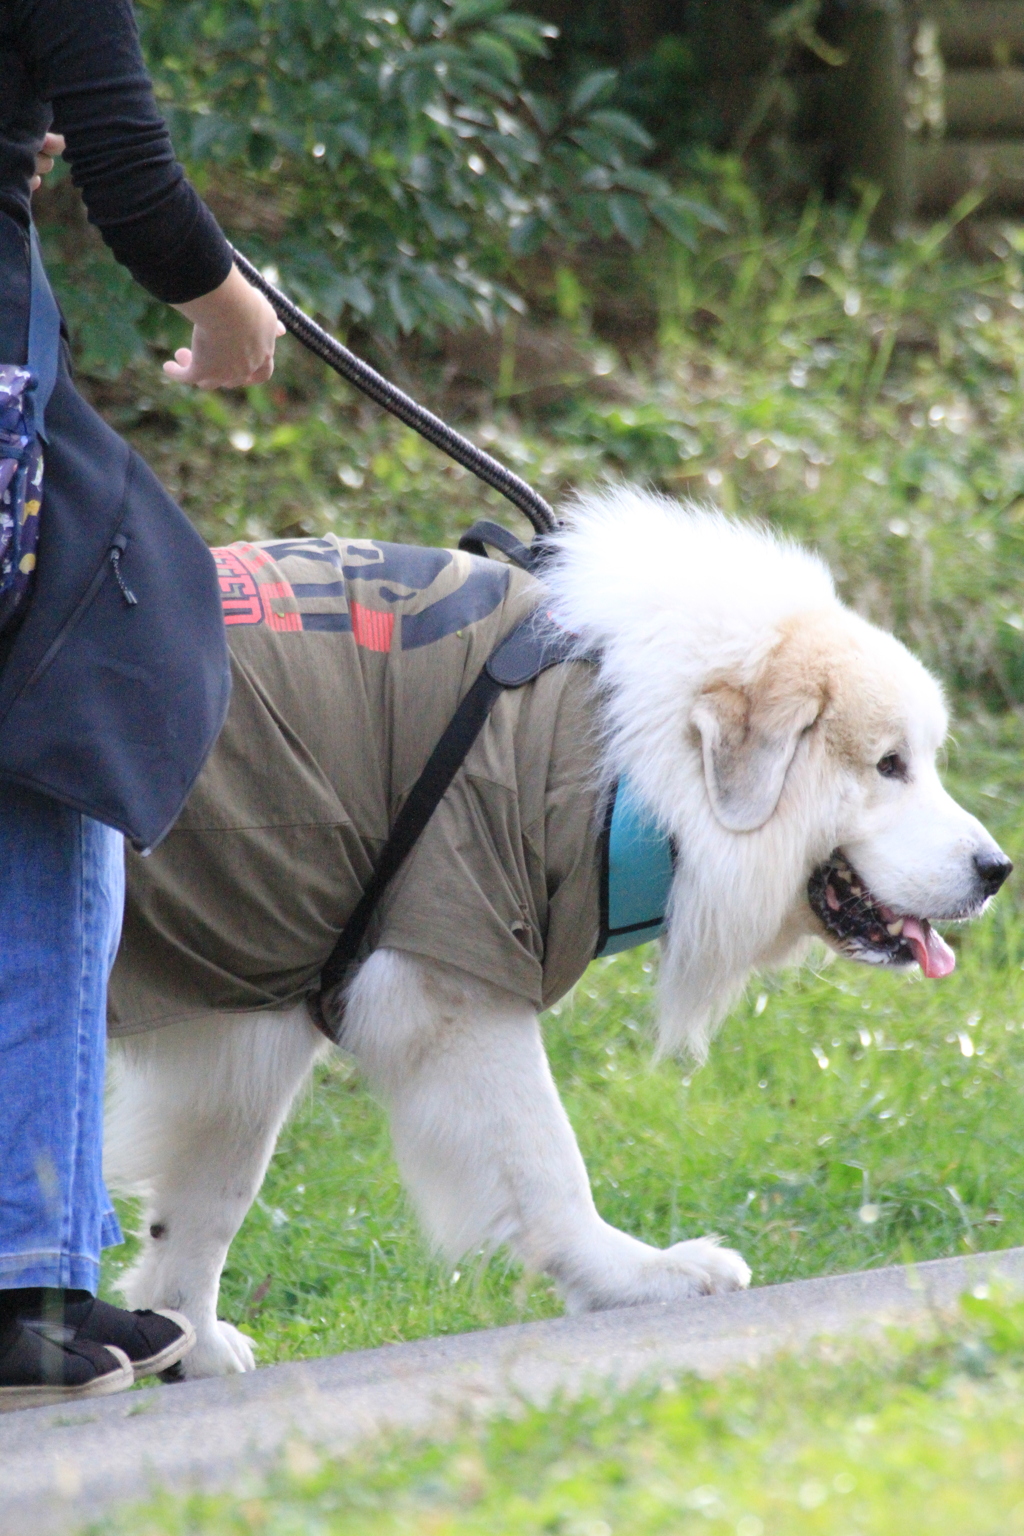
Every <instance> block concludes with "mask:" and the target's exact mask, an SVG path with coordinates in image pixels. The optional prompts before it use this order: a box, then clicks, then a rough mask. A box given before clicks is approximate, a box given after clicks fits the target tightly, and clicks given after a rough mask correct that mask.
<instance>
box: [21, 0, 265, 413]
mask: <svg viewBox="0 0 1024 1536" xmlns="http://www.w3.org/2000/svg"><path fill="white" fill-rule="evenodd" d="M11 3H12V4H13V8H14V11H15V14H16V19H17V22H18V31H19V33H20V35H21V39H22V46H23V47H24V49H25V51H26V53H27V55H28V60H29V63H30V67H31V71H32V76H33V79H34V83H35V86H36V89H37V91H38V93H39V95H40V97H41V98H42V99H43V100H48V101H50V102H51V103H52V106H53V124H52V126H53V128H54V129H55V130H56V131H57V132H58V133H60V134H62V135H63V137H64V139H65V141H66V149H65V151H64V153H65V158H66V159H67V160H68V162H69V164H70V166H71V179H72V181H74V183H75V185H76V186H77V187H79V188H80V190H81V193H82V197H83V199H84V201H85V206H86V210H87V212H88V215H89V219H90V222H92V223H93V224H95V225H96V226H97V228H98V229H99V231H100V233H101V234H102V236H103V238H104V240H105V241H106V243H107V244H108V245H109V246H110V248H111V250H112V251H113V253H114V255H115V256H116V257H117V259H118V260H119V261H120V262H122V263H123V265H125V266H126V267H127V268H128V270H129V271H130V272H131V274H132V276H133V277H135V278H136V279H137V281H139V282H140V283H141V284H142V285H143V287H145V288H147V289H148V290H149V291H150V293H152V294H153V295H154V296H155V297H156V298H159V299H163V300H164V301H165V302H166V303H168V304H173V305H175V306H176V307H178V308H180V309H181V310H182V312H183V313H185V314H186V315H187V316H188V318H189V319H191V320H192V321H193V323H194V326H195V330H194V333H193V345H192V348H191V350H190V349H188V348H182V349H181V350H180V351H179V353H178V360H177V362H176V363H172V364H169V365H167V366H168V372H169V373H171V374H172V376H173V377H175V378H179V379H181V380H182V381H183V382H185V383H190V384H194V383H202V384H209V385H213V384H220V385H225V386H229V385H239V384H249V383H257V382H260V381H262V380H263V379H266V378H269V376H270V373H271V372H272V370H273V357H274V342H275V339H276V337H277V336H278V335H279V334H281V330H280V327H279V325H278V322H277V319H276V316H275V315H274V312H273V310H272V309H271V307H270V305H269V304H268V303H267V301H266V299H264V298H263V296H262V294H259V293H257V292H256V290H255V289H254V288H251V287H250V285H249V284H248V283H247V282H246V281H245V279H244V278H243V277H242V276H241V274H240V273H239V272H238V271H237V269H236V268H235V267H234V265H233V263H232V256H231V247H230V246H229V245H228V242H227V240H226V239H225V238H224V235H223V234H222V233H221V230H220V228H219V226H218V225H217V221H216V220H215V219H214V217H213V215H212V214H211V213H210V211H209V209H208V208H207V207H206V205H205V204H204V203H203V201H202V199H201V198H200V197H199V195H198V193H197V192H196V191H195V189H194V188H193V187H192V186H190V185H189V183H188V181H187V180H186V178H185V173H184V171H183V170H182V168H181V166H180V165H179V164H178V162H177V160H176V159H175V156H174V151H173V148H172V146H171V141H170V136H169V135H168V132H167V127H166V125H165V123H164V121H163V118H162V117H161V115H160V113H159V111H158V109H157V105H156V102H155V100H154V98H153V91H152V86H151V84H150V80H149V76H148V74H147V72H146V67H145V64H144V62H143V58H142V51H141V48H140V46H139V38H138V32H137V29H136V26H135V17H134V13H133V11H132V6H131V0H88V3H85V0H11ZM239 285H241V286H239ZM195 306H198V308H195ZM186 353H188V358H187V360H185V354H186Z"/></svg>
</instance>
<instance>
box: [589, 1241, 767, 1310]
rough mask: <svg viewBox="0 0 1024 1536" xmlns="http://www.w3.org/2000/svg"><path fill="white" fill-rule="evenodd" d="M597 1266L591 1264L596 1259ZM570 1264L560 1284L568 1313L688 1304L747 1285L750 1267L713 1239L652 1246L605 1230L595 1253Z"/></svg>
mask: <svg viewBox="0 0 1024 1536" xmlns="http://www.w3.org/2000/svg"><path fill="white" fill-rule="evenodd" d="M595 1258H596V1259H599V1260H600V1261H601V1262H598V1263H594V1262H593V1261H594V1259H595ZM585 1259H586V1260H588V1261H589V1262H585V1263H584V1264H583V1265H574V1266H573V1268H574V1269H575V1271H576V1272H575V1275H574V1276H573V1279H572V1280H571V1281H570V1282H569V1283H568V1284H566V1283H565V1282H564V1281H563V1294H564V1296H565V1304H566V1310H567V1311H568V1312H600V1311H604V1310H606V1309H608V1308H612V1307H639V1306H643V1305H644V1304H645V1303H646V1302H652V1301H660V1302H668V1303H672V1302H679V1301H690V1300H692V1299H693V1297H695V1296H717V1295H721V1294H723V1293H724V1292H726V1291H739V1290H742V1289H743V1288H744V1286H747V1285H749V1284H750V1268H749V1266H748V1265H747V1264H746V1262H745V1261H744V1259H743V1258H742V1257H741V1255H740V1254H738V1253H736V1252H734V1250H733V1249H732V1248H721V1247H719V1244H718V1239H717V1238H715V1237H697V1238H693V1239H691V1240H690V1241H689V1242H685V1243H675V1244H673V1246H672V1247H671V1248H651V1247H649V1246H648V1245H647V1244H646V1243H639V1242H637V1241H636V1240H635V1239H634V1238H631V1237H627V1236H626V1235H625V1233H622V1232H616V1231H615V1230H614V1229H607V1228H606V1229H605V1240H604V1242H603V1243H602V1244H601V1246H600V1248H599V1249H598V1251H597V1252H596V1253H595V1252H593V1251H591V1252H590V1253H587V1254H586V1255H585Z"/></svg>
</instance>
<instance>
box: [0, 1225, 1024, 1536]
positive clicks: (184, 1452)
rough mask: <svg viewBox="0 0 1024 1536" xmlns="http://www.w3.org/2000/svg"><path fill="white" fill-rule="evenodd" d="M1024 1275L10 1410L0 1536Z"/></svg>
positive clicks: (924, 1276)
mask: <svg viewBox="0 0 1024 1536" xmlns="http://www.w3.org/2000/svg"><path fill="white" fill-rule="evenodd" d="M997 1275H998V1276H1001V1277H1003V1278H1004V1279H1005V1280H1007V1281H1009V1282H1011V1283H1015V1284H1017V1285H1024V1248H1011V1249H1008V1250H1006V1251H1005V1252H1003V1253H995V1254H987V1255H981V1256H977V1257H972V1258H963V1259H939V1260H936V1261H934V1262H932V1263H928V1264H921V1265H918V1266H917V1267H916V1268H913V1269H877V1270H869V1271H866V1272H865V1273H862V1274H855V1275H838V1276H833V1277H831V1278H827V1279H823V1280H802V1281H794V1282H792V1283H790V1284H788V1285H773V1286H763V1287H761V1288H759V1289H756V1290H752V1291H745V1292H742V1293H740V1294H737V1295H732V1296H711V1297H705V1298H703V1299H701V1300H699V1301H693V1302H690V1303H688V1304H685V1305H682V1306H676V1307H663V1306H647V1307H635V1308H630V1309H628V1310H622V1311H618V1312H601V1313H596V1314H594V1315H591V1316H588V1317H579V1318H564V1319H557V1320H556V1321H553V1322H545V1323H526V1324H522V1325H520V1326H517V1327H512V1328H493V1329H488V1330H486V1331H483V1332H479V1333H468V1334H459V1335H456V1336H454V1337H448V1338H440V1339H428V1340H424V1341H422V1342H420V1343H416V1344H391V1345H385V1346H384V1348H382V1349H367V1350H357V1351H354V1352H353V1353H351V1354H347V1355H336V1356H334V1357H333V1358H331V1359H326V1360H311V1361H307V1362H305V1363H303V1364H296V1365H275V1366H270V1367H268V1368H267V1369H266V1370H261V1371H257V1372H256V1373H255V1374H253V1375H249V1376H233V1377H230V1378H227V1379H224V1380H218V1381H197V1382H189V1383H185V1384H183V1385H181V1386H175V1387H162V1388H157V1389H154V1390H152V1391H147V1392H129V1393H123V1394H122V1395H120V1396H118V1397H113V1398H108V1399H105V1400H99V1401H96V1402H94V1403H91V1404H88V1403H82V1404H79V1405H77V1406H74V1407H64V1408H33V1409H29V1410H26V1411H23V1412H21V1413H10V1414H5V1415H3V1416H2V1417H0V1536H50V1533H56V1532H61V1533H68V1536H70V1532H72V1531H74V1530H76V1529H77V1528H78V1527H79V1525H80V1524H84V1523H85V1522H86V1521H87V1520H89V1519H95V1518H96V1517H97V1516H98V1515H101V1514H107V1513H110V1512H111V1511H112V1510H114V1509H115V1508H116V1507H117V1506H119V1505H121V1504H123V1503H124V1502H126V1501H134V1500H138V1499H142V1498H145V1497H146V1496H147V1494H149V1493H150V1492H151V1491H152V1490H153V1489H155V1488H158V1487H169V1488H173V1489H177V1490H183V1489H186V1488H189V1487H196V1486H202V1487H208V1488H212V1487H225V1486H232V1485H235V1484H238V1483H239V1482H244V1480H245V1479H246V1477H247V1475H248V1476H250V1477H251V1476H252V1475H253V1474H254V1473H256V1474H258V1473H259V1472H260V1471H262V1470H264V1469H266V1468H267V1467H269V1466H271V1465H272V1464H273V1463H274V1461H275V1460H276V1459H277V1458H278V1456H279V1455H280V1453H281V1452H282V1451H285V1450H286V1449H287V1447H288V1445H289V1442H295V1441H298V1442H309V1443H310V1444H312V1445H315V1446H317V1447H321V1448H323V1449H324V1450H327V1451H334V1452H337V1451H344V1450H346V1449H348V1448H350V1447H352V1446H353V1445H354V1444H355V1443H356V1442H357V1441H358V1440H360V1439H364V1438H365V1437H367V1436H368V1435H371V1434H373V1433H374V1432H376V1431H378V1430H382V1429H406V1430H412V1431H423V1430H429V1431H430V1432H431V1433H439V1432H442V1431H443V1430H444V1429H445V1428H446V1427H448V1426H449V1425H450V1424H452V1423H454V1422H455V1421H456V1420H457V1418H458V1416H459V1415H465V1414H466V1413H482V1412H486V1411H489V1410H493V1409H494V1408H496V1407H500V1406H502V1405H503V1404H508V1403H511V1402H514V1401H516V1400H517V1399H518V1400H522V1399H523V1398H525V1399H528V1400H529V1401H530V1402H543V1401H545V1400H546V1399H547V1398H549V1397H550V1395H551V1394H552V1393H553V1392H554V1391H556V1390H559V1389H560V1390H563V1391H569V1392H573V1391H578V1390H579V1389H580V1388H581V1387H583V1386H586V1385H587V1384H595V1385H596V1384H598V1383H603V1382H615V1383H618V1384H620V1385H626V1384H627V1383H630V1382H635V1381H637V1380H639V1379H641V1378H650V1377H653V1378H654V1379H655V1380H657V1379H658V1378H659V1377H662V1376H665V1375H670V1374H673V1373H675V1372H679V1371H687V1370H689V1371H697V1372H699V1373H701V1374H702V1375H708V1374H712V1373H714V1372H716V1371H720V1370H723V1369H726V1368H728V1367H729V1366H733V1365H738V1364H753V1363H755V1362H756V1361H758V1360H761V1359H763V1358H764V1357H765V1356H766V1355H769V1354H773V1353H776V1352H778V1351H779V1350H781V1349H786V1348H793V1347H798V1346H799V1345H801V1344H804V1343H806V1342H807V1341H808V1340H810V1339H812V1338H814V1337H816V1336H819V1335H833V1336H841V1335H845V1336H848V1337H849V1336H852V1335H855V1334H860V1335H862V1334H864V1333H867V1332H870V1331H873V1330H878V1329H879V1328H881V1327H883V1326H884V1325H886V1324H889V1323H909V1322H912V1321H914V1320H915V1319H921V1318H923V1317H925V1316H927V1315H928V1314H929V1313H930V1312H934V1311H935V1310H941V1309H945V1308H948V1307H951V1306H953V1305H954V1304H955V1302H956V1300H957V1297H958V1296H959V1295H960V1294H961V1293H962V1292H963V1291H964V1290H967V1289H970V1288H973V1287H974V1286H976V1285H979V1284H982V1283H985V1282H986V1281H988V1280H990V1279H991V1278H993V1277H994V1276H997Z"/></svg>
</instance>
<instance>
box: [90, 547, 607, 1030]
mask: <svg viewBox="0 0 1024 1536" xmlns="http://www.w3.org/2000/svg"><path fill="white" fill-rule="evenodd" d="M214 554H215V557H216V559H217V564H218V568H219V571H220V583H221V591H222V596H223V602H224V613H225V621H226V624H227V627H228V638H229V642H230V648H231V661H232V672H233V682H234V687H233V694H232V700H231V708H230V711H229V714H228V719H227V723H226V725H225V726H224V730H223V732H222V734H221V736H220V738H219V740H218V742H217V745H216V747H215V748H214V751H213V753H212V755H211V757H210V759H209V761H208V762H207V764H206V767H205V768H204V770H203V772H202V774H201V776H200V778H199V780H198V782H197V784H196V787H195V789H194V790H193V792H192V795H191V796H190V798H189V800H188V803H187V804H186V806H185V809H184V811H183V813H182V815H181V817H180V819H179V820H178V822H177V824H176V825H175V827H174V829H173V830H172V832H171V833H170V834H169V836H168V837H167V838H166V839H165V841H164V842H163V843H162V844H161V845H160V846H159V848H157V849H156V850H155V852H154V853H152V854H151V855H150V856H149V857H148V858H140V857H139V856H138V855H137V854H135V853H131V852H129V853H128V855H127V858H128V895H127V903H126V909H125V922H124V935H123V939H122V943H121V949H120V952H119V954H118V958H117V963H116V965H115V967H114V971H113V975H112V977H111V983H110V1029H111V1033H112V1034H115V1035H122V1034H132V1033H136V1032H139V1031H142V1030H147V1029H153V1028H157V1027H159V1026H160V1025H164V1024H170V1023H173V1022H176V1021H178V1020H183V1019H188V1018H191V1017H195V1016H197V1015H199V1014H204V1013H209V1012H211V1011H245V1010H251V1009H264V1008H281V1007H285V1006H287V1005H289V1004H294V1003H297V1002H299V1001H300V1000H301V999H302V998H304V997H305V996H306V995H307V994H308V993H309V992H311V991H312V990H314V989H315V987H316V983H317V978H318V976H319V973H320V969H321V967H322V965H323V964H324V962H325V960H326V959H327V956H328V955H329V954H330V952H331V950H332V948H333V946H334V943H335V940H336V938H337V936H338V934H339V933H340V931H341V929H342V928H343V926H344V924H345V922H346V919H347V918H348V917H349V915H350V913H351V912H352V909H353V908H354V907H355V905H356V902H357V901H358V899H359V896H360V893H361V892H362V890H363V887H364V885H365V883H366V881H367V879H368V878H369V875H370V872H371V870H372V868H373V865H374V863H375V861H376V858H377V855H378V854H379V852H380V849H381V848H382V846H383V844H384V841H385V839H386V837H387V834H388V830H389V828H390V826H391V823H392V822H393V820H394V818H395V815H396V813H397V811H398V809H399V807H400V806H401V804H402V802H403V799H404V797H405V796H406V795H407V794H408V792H409V790H410V789H411V788H412V786H413V785H414V784H415V782H416V780H417V778H418V777H419V775H420V772H421V771H422V769H423V766H424V764H425V763H426V760H427V758H428V756H429V755H430V752H431V750H432V748H433V747H434V745H435V743H436V742H437V741H438V739H439V737H440V736H441V734H442V733H443V731H444V729H445V726H446V725H447V724H448V722H449V720H450V719H451V717H452V715H453V714H454V712H455V709H456V707H457V705H458V703H459V701H460V699H461V698H462V697H463V695H464V694H465V693H466V692H467V691H468V689H469V687H470V685H471V684H472V682H473V680H474V679H475V678H476V676H477V674H478V673H479V671H480V670H481V668H482V667H483V665H484V662H485V661H486V660H487V657H488V656H489V655H490V653H491V652H492V651H493V650H494V648H495V646H496V645H497V644H498V643H499V642H500V641H501V640H502V639H504V637H505V636H506V635H507V634H508V633H509V632H510V631H511V630H512V629H513V628H514V627H515V626H516V624H517V623H519V621H520V620H521V619H522V618H523V617H524V616H525V615H526V614H527V613H528V612H529V611H530V609H531V608H533V607H534V606H535V605H536V602H537V600H538V596H539V593H540V589H539V588H538V586H537V584H536V582H535V581H534V580H533V578H531V577H530V576H528V575H526V574H525V573H524V572H522V571H519V570H517V569H515V568H514V567H512V566H508V565H504V564H501V563H499V562H496V561H489V560H484V559H480V558H478V557H476V556H474V555H467V554H464V553H462V552H456V551H451V550H440V549H420V548H417V547H415V546H407V545H396V544H384V543H379V542H377V541H375V540H369V539H353V540H344V539H340V538H338V537H336V536H329V537H327V538H324V539H298V540H292V541H281V540H277V541H274V542H272V543H267V544H233V545H231V546H229V547H228V548H226V549H220V550H215V551H214ZM591 671H592V669H591V668H590V666H589V665H588V664H587V663H585V662H574V663H571V664H565V665H560V666H556V667H553V668H551V669H550V670H549V671H547V672H544V673H542V674H541V675H540V676H539V677H538V678H536V679H535V680H534V681H533V682H532V683H528V684H526V686H525V687H523V688H519V689H514V690H509V691H506V692H504V693H503V694H502V696H501V697H500V698H499V699H498V701H497V702H496V704H495V705H494V708H493V710H492V712H491V715H490V717H489V719H488V721H487V723H486V724H485V726H484V728H483V730H482V731H481V733H480V736H479V737H478V738H477V740H476V742H475V743H474V745H473V746H472V748H471V749H470V751H469V753H468V755H467V757H466V760H465V762H464V763H463V766H462V767H461V768H460V770H459V772H458V774H457V775H456V777H455V779H454V781H453V783H452V784H451V786H450V787H449V789H448V791H447V793H446V794H445V796H444V799H443V800H442V801H441V804H440V805H439V806H438V808H437V810H436V811H435V812H434V815H433V817H432V819H431V821H430V823H429V824H428V826H427V827H426V829H425V830H424V832H423V833H422V835H421V837H420V840H419V842H418V844H417V845H416V847H415V848H414V849H413V852H412V853H411V855H410V856H409V858H408V859H407V861H406V863H405V865H404V866H403V868H402V869H401V870H400V871H399V873H398V875H397V876H396V877H395V879H394V880H393V881H392V883H391V885H390V886H389V888H388V890H387V892H386V893H385V896H384V898H383V900H382V902H381V904H380V906H379V908H378V910H377V913H376V916H375V919H374V923H373V926H372V928H371V933H370V945H371V947H373V948H376V947H378V946H380V945H386V946H388V947H390V948H393V949H400V950H406V951H408V952H409V953H411V954H416V955H423V956H425V957H427V958H429V959H432V960H439V961H443V962H444V963H446V964H449V965H455V966H458V967H459V968H460V969H461V970H464V971H467V972H469V973H470V974H471V975H473V976H477V977H480V978H481V979H482V980H484V981H489V982H492V983H494V984H495V985H496V986H499V987H504V988H505V989H506V990H508V991H510V992H513V993H516V994H518V995H519V996H521V997H523V998H526V999H527V1000H528V1001H529V1002H530V1003H531V1004H532V1005H533V1006H535V1007H547V1006H548V1005H549V1004H551V1003H552V1002H554V1001H556V1000H557V999H558V998H559V997H561V996H562V995H563V993H565V992H566V991H567V990H568V988H569V987H571V986H572V985H573V983H574V982H575V981H576V980H577V979H578V978H579V976H580V975H581V974H582V973H583V971H584V969H585V968H586V966H587V964H588V962H589V961H590V960H591V958H592V957H593V954H594V948H595V944H596V942H597V935H598V888H599V868H598V864H599V859H598V841H599V828H598V825H597V815H596V801H597V786H596V783H595V774H594V764H595V757H596V743H595V741H594V734H593V710H592V701H591V693H592V688H591V681H592V680H591Z"/></svg>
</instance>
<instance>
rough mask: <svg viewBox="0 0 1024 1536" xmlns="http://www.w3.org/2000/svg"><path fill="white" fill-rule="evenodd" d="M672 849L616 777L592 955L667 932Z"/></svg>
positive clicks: (673, 861) (605, 835) (625, 781)
mask: <svg viewBox="0 0 1024 1536" xmlns="http://www.w3.org/2000/svg"><path fill="white" fill-rule="evenodd" d="M675 866H676V849H675V845H674V842H673V840H672V838H671V837H669V835H668V833H667V832H665V831H663V830H662V828H661V827H659V826H658V824H657V822H655V821H654V820H653V819H652V817H651V815H650V813H649V812H648V811H646V810H645V809H644V807H643V806H642V805H641V804H640V802H639V800H638V799H637V798H636V796H635V795H634V793H633V791H632V788H631V787H630V783H629V780H628V778H621V779H619V781H618V783H617V784H616V786H615V789H614V792H613V794H612V796H611V799H610V801H609V803H608V812H607V816H606V818H605V825H604V831H603V833H602V837H601V932H600V935H599V937H598V941H597V948H596V950H595V951H594V959H595V960H600V959H601V958H603V957H604V956H606V955H617V954H618V953H619V952H620V951H621V950H623V949H632V948H633V947H634V945H636V944H646V943H647V941H648V939H657V938H660V936H661V935H662V934H663V933H664V932H665V912H666V910H667V908H668V899H669V894H670V892H671V890H672V877H673V875H674V873H675Z"/></svg>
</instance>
